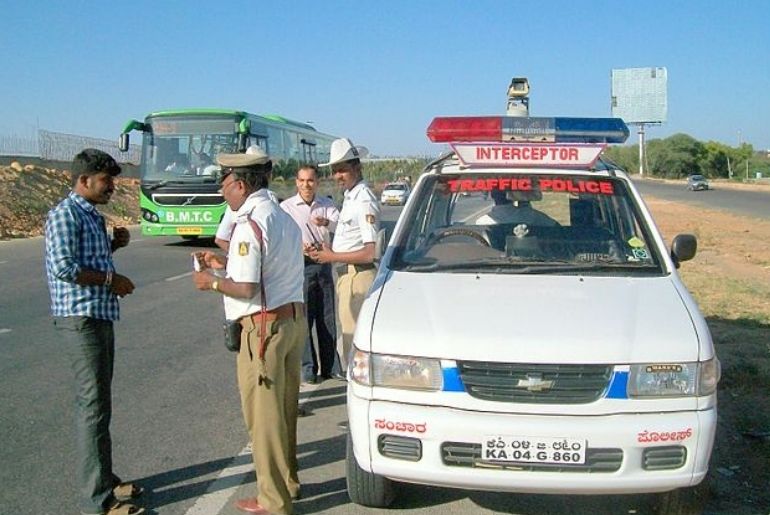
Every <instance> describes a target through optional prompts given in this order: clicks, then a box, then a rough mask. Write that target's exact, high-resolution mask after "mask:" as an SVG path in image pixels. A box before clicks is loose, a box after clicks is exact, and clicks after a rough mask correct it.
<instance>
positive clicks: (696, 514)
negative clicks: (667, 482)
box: [656, 481, 707, 515]
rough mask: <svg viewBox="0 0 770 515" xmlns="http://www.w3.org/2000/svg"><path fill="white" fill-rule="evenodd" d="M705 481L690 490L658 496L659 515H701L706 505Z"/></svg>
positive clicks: (684, 489)
mask: <svg viewBox="0 0 770 515" xmlns="http://www.w3.org/2000/svg"><path fill="white" fill-rule="evenodd" d="M705 483H706V482H705V481H704V482H702V483H701V484H699V485H696V486H691V487H689V488H678V489H676V490H672V491H670V492H663V493H661V494H658V502H657V510H656V513H657V514H658V515H700V514H701V513H703V509H704V507H705V505H706V500H707V499H706V497H707V495H706V485H705Z"/></svg>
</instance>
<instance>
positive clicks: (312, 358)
mask: <svg viewBox="0 0 770 515" xmlns="http://www.w3.org/2000/svg"><path fill="white" fill-rule="evenodd" d="M295 183H296V185H297V194H296V195H294V196H293V197H290V198H288V199H286V200H284V201H283V202H281V208H283V210H284V211H286V212H287V213H288V214H289V216H291V217H292V218H293V219H294V221H295V222H297V225H298V226H299V229H300V231H301V232H302V245H303V252H304V253H305V288H304V293H305V316H306V318H307V324H308V339H307V344H306V345H305V352H304V354H303V355H302V382H303V383H315V382H316V381H317V379H316V377H317V376H318V377H320V378H322V379H329V378H331V377H332V376H333V375H334V374H339V364H338V363H336V361H337V359H336V356H337V351H336V348H335V347H336V341H337V326H336V324H335V316H334V279H333V278H332V267H331V265H330V264H329V263H316V262H315V261H313V260H312V259H310V257H308V256H307V252H309V251H311V250H314V249H317V248H320V247H321V245H322V244H324V243H326V244H327V245H328V244H329V242H331V234H332V233H333V232H334V230H335V229H336V227H337V221H338V220H339V216H340V213H339V211H338V210H337V206H335V205H334V202H332V200H331V199H329V198H327V197H321V196H318V194H317V193H318V171H317V170H316V168H315V167H314V166H312V165H305V166H302V167H300V169H299V170H297V177H296V180H295ZM313 327H315V334H316V341H315V344H317V346H318V350H317V351H316V345H315V344H314V342H313ZM335 365H336V366H335Z"/></svg>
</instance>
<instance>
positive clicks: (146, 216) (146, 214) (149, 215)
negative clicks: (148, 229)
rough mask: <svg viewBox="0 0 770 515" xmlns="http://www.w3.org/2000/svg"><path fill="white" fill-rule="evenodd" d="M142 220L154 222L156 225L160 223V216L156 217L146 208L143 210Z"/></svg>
mask: <svg viewBox="0 0 770 515" xmlns="http://www.w3.org/2000/svg"><path fill="white" fill-rule="evenodd" d="M142 218H144V219H145V220H147V221H148V222H152V223H155V224H156V223H158V222H160V218H158V215H156V214H155V213H153V212H152V211H150V210H149V209H145V208H142Z"/></svg>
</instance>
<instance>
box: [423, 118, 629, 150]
mask: <svg viewBox="0 0 770 515" xmlns="http://www.w3.org/2000/svg"><path fill="white" fill-rule="evenodd" d="M628 134H629V132H628V127H627V126H626V124H625V122H623V120H621V119H620V118H542V117H516V116H440V117H437V118H434V119H433V121H432V122H431V124H430V125H429V126H428V138H429V139H430V140H431V141H432V142H434V143H456V142H471V141H477V142H478V141H495V142H536V143H605V144H606V143H623V142H625V141H626V139H628Z"/></svg>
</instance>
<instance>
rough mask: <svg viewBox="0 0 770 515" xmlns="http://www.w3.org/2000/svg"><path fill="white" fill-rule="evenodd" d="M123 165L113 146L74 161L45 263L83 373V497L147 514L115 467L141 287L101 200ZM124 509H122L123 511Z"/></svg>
mask: <svg viewBox="0 0 770 515" xmlns="http://www.w3.org/2000/svg"><path fill="white" fill-rule="evenodd" d="M120 171H121V170H120V166H118V164H117V163H116V162H115V160H114V159H113V158H112V157H111V156H110V155H109V154H106V153H105V152H102V151H100V150H96V149H85V150H83V151H82V152H80V153H79V154H78V155H76V156H75V159H74V160H73V162H72V191H70V193H69V194H68V195H67V197H66V198H65V199H64V200H62V201H61V202H60V203H59V205H57V206H56V207H55V208H53V209H52V210H51V211H50V212H49V213H48V220H47V222H46V225H45V264H46V274H47V276H48V289H49V290H50V292H51V313H52V315H53V317H54V325H55V327H56V329H57V334H58V336H59V337H60V339H61V340H62V344H63V345H65V346H66V348H65V350H66V353H67V354H68V355H69V358H70V362H71V364H72V369H73V372H74V375H75V383H76V399H75V414H76V416H75V435H76V440H77V444H76V445H77V456H78V466H77V476H76V477H77V481H78V488H79V503H80V509H81V512H82V513H84V514H99V515H101V514H112V513H126V514H132V515H135V514H139V513H142V512H143V511H144V510H143V509H142V508H138V507H136V506H134V505H131V504H127V503H125V501H128V500H130V499H133V498H134V497H136V496H138V495H139V494H140V493H141V491H142V490H141V488H140V487H138V486H137V485H132V484H130V483H123V482H121V480H120V479H119V478H118V477H117V476H116V475H115V474H114V473H113V471H112V441H111V439H110V418H111V416H112V394H111V388H112V369H113V361H114V354H115V337H114V333H113V327H112V324H113V322H114V321H115V320H118V318H119V315H120V313H119V307H118V298H119V297H123V296H124V295H128V294H129V293H131V292H133V291H134V284H133V283H132V282H131V280H130V279H129V278H128V277H125V276H123V275H120V274H118V273H116V272H115V265H114V264H113V262H112V253H113V252H114V251H115V250H117V249H119V248H120V247H125V246H126V245H128V242H129V239H130V234H129V232H128V230H127V229H125V228H123V227H116V228H115V229H114V230H113V238H112V239H110V237H109V235H108V233H107V227H106V225H105V222H104V217H103V216H102V215H101V214H99V212H98V211H97V210H96V207H95V206H96V205H97V204H106V203H107V202H109V200H110V197H111V196H112V193H113V192H114V191H115V185H114V182H113V178H114V177H115V176H116V175H118V174H119V173H120ZM119 510H122V511H119Z"/></svg>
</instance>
